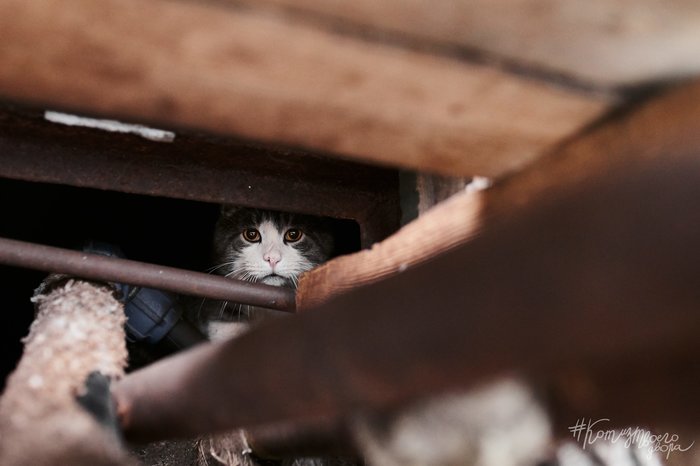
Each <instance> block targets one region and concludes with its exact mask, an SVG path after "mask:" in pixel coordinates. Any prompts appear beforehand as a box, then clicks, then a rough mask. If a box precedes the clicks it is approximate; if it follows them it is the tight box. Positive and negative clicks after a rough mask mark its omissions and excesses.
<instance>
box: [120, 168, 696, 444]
mask: <svg viewBox="0 0 700 466" xmlns="http://www.w3.org/2000/svg"><path fill="white" fill-rule="evenodd" d="M697 199H700V160H698V159H697V158H694V159H691V160H686V162H685V163H683V164H679V165H675V164H672V163H668V164H666V165H659V164H656V165H654V166H652V167H650V168H649V169H647V170H642V171H640V170H636V171H634V170H632V168H631V167H630V168H627V167H626V170H625V172H620V171H617V172H611V173H609V174H607V175H605V176H604V177H602V178H601V179H599V180H597V181H596V182H589V183H587V184H586V185H585V186H579V187H577V188H576V189H565V190H563V191H562V192H559V193H558V196H557V199H556V201H551V200H548V201H539V202H536V203H533V204H532V205H530V206H528V207H526V208H524V209H523V210H521V211H520V212H518V213H516V214H514V215H513V216H512V217H510V218H508V219H506V220H502V221H499V222H493V223H492V224H491V225H490V227H489V229H488V230H486V231H484V232H482V235H481V236H479V237H478V238H475V239H474V240H473V241H471V242H469V243H467V244H464V245H462V246H460V247H458V248H456V249H455V250H454V251H452V252H450V253H449V254H445V255H442V256H440V257H437V258H435V259H434V260H432V261H430V262H427V263H425V264H423V265H420V266H416V267H415V268H413V269H409V270H407V271H405V272H403V273H401V274H399V275H396V276H394V277H392V278H389V279H386V280H384V281H381V282H378V283H376V284H373V285H369V286H365V287H362V288H359V289H357V290H354V291H353V292H350V293H347V294H345V295H342V296H340V297H338V298H336V299H335V300H334V301H331V302H329V303H328V304H326V305H324V306H322V308H319V309H316V310H311V311H309V312H306V313H303V314H299V315H297V316H295V317H294V318H292V319H285V320H283V321H277V322H273V323H271V324H269V325H266V326H264V327H261V328H258V329H256V330H254V331H251V332H249V333H247V334H245V335H243V336H242V337H240V338H238V339H235V340H231V341H228V342H223V343H219V344H213V345H204V346H200V347H197V348H194V349H192V350H190V351H188V352H186V353H181V354H179V355H176V356H174V357H172V358H170V359H166V360H162V361H159V362H157V363H155V364H153V365H151V366H149V367H147V368H145V369H143V370H140V371H137V372H134V373H132V374H130V375H129V376H127V377H126V378H124V379H123V380H122V381H120V382H119V383H118V384H117V385H116V386H115V387H114V390H113V394H114V396H115V399H116V401H117V404H118V406H119V411H120V414H121V420H122V425H123V428H124V431H125V433H126V434H127V436H128V437H130V438H132V439H153V438H166V437H173V436H192V435H196V434H203V433H206V432H213V431H221V430H225V429H229V428H234V427H241V426H246V427H253V428H254V427H258V426H264V425H265V424H270V423H277V422H290V421H298V422H301V421H304V420H308V419H318V418H323V417H326V418H337V417H339V416H341V417H342V416H346V415H349V414H351V413H353V412H357V411H358V410H370V411H372V410H377V409H383V408H385V407H390V406H397V405H401V404H402V403H405V402H408V401H411V400H413V399H416V398H418V397H422V396H426V395H429V394H433V393H436V392H439V391H443V390H449V389H456V388H460V387H462V388H466V387H468V386H470V385H473V384H475V383H477V382H479V381H483V380H485V379H488V378H489V377H494V376H498V375H500V374H504V373H509V372H512V371H519V372H523V373H525V374H531V375H532V374H534V375H537V376H539V379H540V380H542V378H545V379H546V378H547V377H549V376H552V375H553V374H555V373H556V372H557V371H560V370H563V369H570V368H584V367H586V365H587V364H596V363H603V362H605V363H607V364H610V365H613V366H615V365H616V366H617V367H620V368H624V367H626V364H628V363H629V362H630V361H636V360H638V359H637V358H644V357H647V356H648V355H650V354H652V355H654V357H655V358H657V360H658V359H660V360H664V355H670V354H672V353H673V354H678V353H679V352H681V353H683V352H685V353H686V354H688V355H689V356H694V357H695V359H696V358H697V356H698V347H697V335H698V331H700V313H698V312H697V310H698V307H699V306H700V215H698V213H697V212H698V207H697ZM691 359H692V358H691ZM643 386H644V384H640V387H643ZM675 388H676V389H677V391H676V392H673V393H668V392H667V393H666V395H667V396H658V394H657V396H655V397H653V398H649V397H648V395H647V392H644V391H643V390H641V391H638V392H637V393H638V394H639V395H640V397H637V398H636V399H635V401H636V402H637V404H636V406H637V407H638V406H640V404H639V403H640V399H643V400H644V406H645V409H644V410H639V411H640V413H639V414H640V416H641V417H642V418H644V419H635V420H631V419H620V422H634V421H650V420H652V421H653V420H658V419H660V418H663V417H664V416H666V417H671V418H673V419H676V420H679V419H685V420H686V421H689V422H695V423H696V424H697V419H700V405H699V404H698V403H696V402H694V397H695V394H696V390H698V389H700V377H696V378H695V379H694V381H693V383H690V384H684V385H679V386H676V387H675ZM645 395H647V396H646V398H645ZM597 399H598V402H599V403H602V404H603V405H605V407H606V409H609V411H606V412H609V413H611V415H614V413H615V412H617V411H616V407H615V406H614V405H609V404H605V397H604V396H601V397H598V398H597ZM616 401H619V400H616ZM623 401H624V400H623ZM674 416H675V417H674Z"/></svg>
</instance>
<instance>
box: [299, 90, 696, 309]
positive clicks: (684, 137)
mask: <svg viewBox="0 0 700 466" xmlns="http://www.w3.org/2000/svg"><path fill="white" fill-rule="evenodd" d="M698 153H700V82H695V83H691V84H689V85H687V86H684V87H682V88H679V89H677V90H674V91H671V92H669V93H667V94H666V95H664V96H662V97H660V98H658V99H655V100H653V101H651V102H648V103H647V104H645V105H642V106H641V108H638V109H635V110H633V111H631V112H630V113H629V114H627V115H625V116H621V117H619V118H618V119H616V120H614V121H610V122H608V123H606V124H605V125H601V126H600V127H598V128H595V129H593V130H591V131H590V132H589V133H588V134H585V135H582V136H581V137H579V138H577V139H575V140H572V141H571V142H570V143H568V144H567V145H565V146H564V147H562V149H561V150H560V151H558V152H556V153H552V154H550V155H548V156H547V157H543V158H541V159H540V160H539V161H538V162H536V163H534V164H533V165H531V166H530V167H528V168H527V169H525V170H523V171H521V172H519V173H517V174H514V175H512V176H511V177H510V178H506V179H504V180H501V181H500V182H497V183H496V184H495V185H494V186H493V187H492V188H490V189H488V190H485V191H479V192H476V193H468V192H463V193H460V194H456V195H454V196H453V197H451V198H450V199H448V200H446V201H444V202H442V203H440V204H438V205H437V206H435V207H434V208H432V209H431V210H429V211H427V212H426V213H425V214H424V215H422V216H421V217H419V218H418V219H416V220H414V221H413V222H411V223H409V224H408V225H406V226H405V227H403V228H402V229H401V230H399V231H398V232H397V233H395V234H394V235H392V236H390V237H389V238H387V239H386V240H384V241H382V242H380V243H378V244H375V245H374V246H373V247H372V249H371V250H365V251H360V252H358V253H355V254H352V255H347V256H342V257H338V258H336V259H334V260H332V261H330V262H328V263H326V264H324V265H322V266H320V267H318V268H316V269H314V270H312V271H310V272H308V273H306V274H304V275H303V276H302V278H301V280H300V281H299V288H298V290H297V308H298V309H307V308H310V307H313V306H316V305H318V304H320V303H323V302H326V301H328V300H329V299H331V298H333V297H334V296H337V295H339V294H341V293H344V292H346V291H348V290H351V289H353V288H356V287H359V286H362V285H366V284H369V283H374V282H377V281H380V280H385V279H388V278H390V277H392V276H395V275H398V274H400V273H401V272H403V271H404V270H406V269H407V268H410V267H412V266H414V265H416V264H419V263H422V262H425V261H427V260H430V259H432V258H434V257H435V256H437V255H439V254H443V253H448V252H449V251H450V250H451V249H453V248H455V247H457V246H458V245H460V244H464V243H467V242H469V241H470V240H471V239H472V238H473V237H475V235H477V234H478V233H479V232H480V231H481V230H483V229H486V228H489V226H490V225H492V224H493V223H494V222H498V221H501V220H502V219H504V218H507V217H508V216H509V215H512V214H513V213H515V212H516V211H518V210H519V209H522V208H523V207H524V206H525V205H526V204H529V203H532V202H533V201H535V200H538V199H542V198H550V199H553V198H556V197H557V196H559V195H561V193H562V192H564V191H565V190H568V189H573V188H575V187H576V186H580V185H589V186H590V185H595V183H596V182H597V179H598V178H600V176H601V175H603V174H605V173H606V172H608V171H610V170H611V169H613V168H615V167H617V168H618V169H619V168H620V167H623V168H628V167H633V166H635V165H638V164H640V163H644V162H645V161H647V160H649V159H654V158H661V157H664V158H666V159H667V160H668V163H669V164H672V163H673V158H674V157H678V156H681V157H687V156H688V155H693V154H698ZM637 207H638V206H630V208H631V209H634V208H637ZM542 228H547V226H546V225H543V226H542Z"/></svg>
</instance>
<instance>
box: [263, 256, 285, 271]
mask: <svg viewBox="0 0 700 466" xmlns="http://www.w3.org/2000/svg"><path fill="white" fill-rule="evenodd" d="M263 259H264V260H265V262H267V263H269V264H270V267H272V268H273V269H274V268H275V265H277V263H278V262H279V261H280V259H281V257H280V256H279V254H275V253H274V252H268V253H266V254H265V255H264V256H263Z"/></svg>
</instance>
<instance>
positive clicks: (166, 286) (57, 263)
mask: <svg viewBox="0 0 700 466" xmlns="http://www.w3.org/2000/svg"><path fill="white" fill-rule="evenodd" d="M0 263H1V264H6V265H13V266H17V267H25V268H29V269H36V270H43V271H45V272H55V273H64V274H69V275H75V276H77V277H80V278H86V279H91V280H101V281H109V282H118V283H128V284H131V285H138V286H146V287H149V288H157V289H161V290H166V291H172V292H176V293H181V294H186V295H193V296H203V297H207V298H212V299H221V300H229V301H235V302H237V303H242V304H250V305H252V306H261V307H266V308H270V309H277V310H280V311H288V312H293V311H294V310H295V301H294V290H291V289H289V288H283V287H277V286H270V285H264V284H260V283H248V282H243V281H240V280H233V279H230V278H224V277H220V276H217V275H208V274H205V273H201V272H193V271H190V270H182V269H177V268H174V267H164V266H161V265H154V264H147V263H144V262H138V261H133V260H127V259H118V258H114V257H106V256H100V255H96V254H89V253H84V252H78V251H71V250H68V249H62V248H56V247H52V246H44V245H40V244H33V243H27V242H24V241H17V240H12V239H7V238H0Z"/></svg>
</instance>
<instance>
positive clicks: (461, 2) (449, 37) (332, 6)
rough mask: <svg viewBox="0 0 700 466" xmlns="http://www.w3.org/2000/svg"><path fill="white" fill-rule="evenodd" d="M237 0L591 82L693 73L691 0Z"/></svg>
mask: <svg viewBox="0 0 700 466" xmlns="http://www.w3.org/2000/svg"><path fill="white" fill-rule="evenodd" d="M240 1H243V2H244V3H250V4H255V5H256V6H259V5H260V4H261V3H267V4H271V5H275V6H282V7H285V8H291V9H293V10H296V11H302V12H304V13H305V14H306V15H307V16H308V13H313V14H315V15H317V16H318V15H321V16H322V17H325V19H326V20H327V19H329V18H333V19H336V20H341V21H343V22H350V23H352V24H355V25H356V26H359V27H362V28H371V29H375V30H379V31H380V32H382V33H385V34H386V33H389V34H393V35H399V36H400V37H402V38H406V37H408V38H412V39H413V40H417V41H420V42H426V41H427V42H429V43H433V44H438V45H441V46H448V47H457V48H458V49H459V48H461V49H466V51H467V52H468V53H469V54H470V55H474V52H475V51H476V52H483V53H485V54H486V55H487V56H488V58H492V59H493V58H500V59H502V60H505V61H507V62H510V63H511V64H517V65H518V66H519V67H520V66H523V65H524V66H527V67H531V68H535V70H538V71H539V72H540V73H542V72H544V73H545V74H547V72H554V73H560V74H565V75H567V76H569V77H571V78H575V79H578V80H579V81H583V82H586V83H589V84H592V85H597V86H620V85H636V84H641V83H644V82H649V81H659V80H665V79H672V78H678V77H683V76H688V75H694V74H696V73H697V72H698V71H700V55H698V53H697V50H698V49H699V48H700V32H699V31H700V3H698V2H696V1H694V0H669V1H663V2H659V1H657V0H616V1H609V0H497V1H493V0H469V1H466V0H443V1H440V2H430V1H425V0H382V1H377V0H356V1H353V2H344V1H339V0H239V2H240ZM482 58H483V57H482ZM535 70H532V71H533V72H534V71H535Z"/></svg>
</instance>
